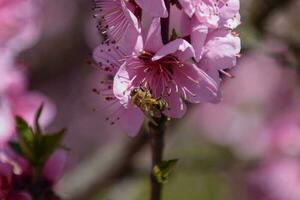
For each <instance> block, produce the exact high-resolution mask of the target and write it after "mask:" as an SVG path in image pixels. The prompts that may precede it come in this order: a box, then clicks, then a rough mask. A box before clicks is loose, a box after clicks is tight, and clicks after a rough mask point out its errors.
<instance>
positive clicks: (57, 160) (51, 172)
mask: <svg viewBox="0 0 300 200" xmlns="http://www.w3.org/2000/svg"><path fill="white" fill-rule="evenodd" d="M66 160H67V154H66V152H65V151H64V150H56V151H55V152H54V153H53V154H52V155H51V156H50V157H49V159H48V160H47V162H46V163H45V165H44V167H43V170H42V175H43V178H44V179H45V180H47V181H48V182H50V184H54V183H56V182H57V181H58V180H59V179H60V178H61V176H62V174H63V170H64V167H65V164H66Z"/></svg>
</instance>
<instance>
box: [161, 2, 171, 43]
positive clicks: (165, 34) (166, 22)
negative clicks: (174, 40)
mask: <svg viewBox="0 0 300 200" xmlns="http://www.w3.org/2000/svg"><path fill="white" fill-rule="evenodd" d="M165 5H166V8H167V10H168V14H169V15H168V17H167V18H161V19H160V25H161V37H162V41H163V43H164V44H167V43H168V42H169V26H170V0H165Z"/></svg>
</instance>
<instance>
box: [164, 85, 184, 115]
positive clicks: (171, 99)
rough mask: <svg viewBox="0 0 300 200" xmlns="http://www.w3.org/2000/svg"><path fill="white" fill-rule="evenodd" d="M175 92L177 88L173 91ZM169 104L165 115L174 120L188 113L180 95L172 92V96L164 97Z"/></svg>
mask: <svg viewBox="0 0 300 200" xmlns="http://www.w3.org/2000/svg"><path fill="white" fill-rule="evenodd" d="M172 90H173V91H175V88H173V89H172ZM163 98H164V99H165V100H166V101H167V102H168V108H167V109H166V110H165V111H164V114H165V115H166V116H168V117H172V118H182V117H183V116H184V114H185V112H186V105H185V103H184V102H183V101H182V99H181V97H180V96H179V93H176V92H171V94H170V95H167V94H166V95H164V97H163Z"/></svg>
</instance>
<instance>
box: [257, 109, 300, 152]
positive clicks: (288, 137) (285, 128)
mask: <svg viewBox="0 0 300 200" xmlns="http://www.w3.org/2000/svg"><path fill="white" fill-rule="evenodd" d="M298 116H299V106H298V108H297V107H296V106H293V107H291V110H287V111H286V112H285V113H282V114H280V116H278V117H277V118H276V119H274V120H273V121H272V122H270V123H268V124H266V125H265V128H264V129H263V130H262V132H261V134H262V135H263V136H265V137H267V138H269V143H268V146H267V149H266V154H267V155H266V156H299V155H300V118H299V117H298Z"/></svg>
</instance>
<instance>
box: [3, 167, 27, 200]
mask: <svg viewBox="0 0 300 200" xmlns="http://www.w3.org/2000/svg"><path fill="white" fill-rule="evenodd" d="M13 173H14V172H13V168H12V166H11V165H9V164H6V163H2V162H0V198H1V199H5V200H31V199H32V198H31V196H30V195H29V194H28V193H26V192H23V191H18V190H15V188H14V185H13V176H14V174H13Z"/></svg>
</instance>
